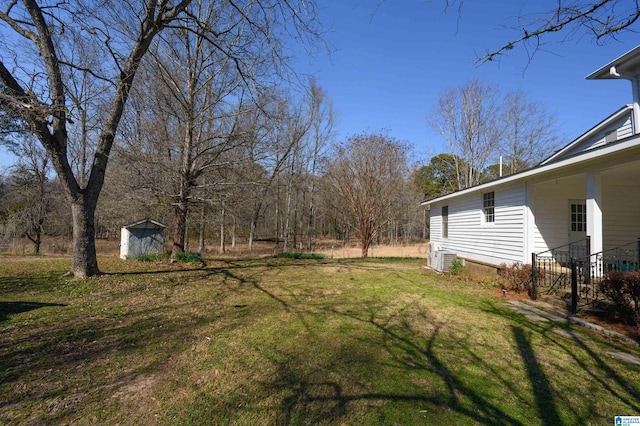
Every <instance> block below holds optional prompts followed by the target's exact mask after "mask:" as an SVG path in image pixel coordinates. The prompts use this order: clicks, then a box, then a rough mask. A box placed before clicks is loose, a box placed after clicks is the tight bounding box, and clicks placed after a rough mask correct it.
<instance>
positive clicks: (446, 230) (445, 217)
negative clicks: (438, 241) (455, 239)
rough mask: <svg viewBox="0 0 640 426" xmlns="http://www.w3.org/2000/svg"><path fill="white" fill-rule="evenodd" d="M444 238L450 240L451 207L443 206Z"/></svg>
mask: <svg viewBox="0 0 640 426" xmlns="http://www.w3.org/2000/svg"><path fill="white" fill-rule="evenodd" d="M442 238H449V206H442Z"/></svg>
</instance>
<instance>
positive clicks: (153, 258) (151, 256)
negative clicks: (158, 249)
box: [135, 253, 165, 262]
mask: <svg viewBox="0 0 640 426" xmlns="http://www.w3.org/2000/svg"><path fill="white" fill-rule="evenodd" d="M164 258H165V254H164V253H146V254H141V255H140V256H138V257H136V258H135V260H137V261H138V262H158V261H160V260H163V259H164Z"/></svg>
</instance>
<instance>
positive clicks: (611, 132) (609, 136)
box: [566, 111, 633, 157]
mask: <svg viewBox="0 0 640 426" xmlns="http://www.w3.org/2000/svg"><path fill="white" fill-rule="evenodd" d="M632 135H633V128H632V120H631V112H630V111H629V112H628V114H627V115H626V116H624V117H622V118H621V119H620V120H618V121H616V122H615V123H612V124H611V125H610V126H607V127H606V128H605V129H603V130H602V131H600V132H599V133H597V134H595V135H593V137H591V138H589V139H586V140H584V141H583V142H581V143H580V144H579V145H576V146H575V147H573V148H572V149H571V150H570V151H569V152H567V153H566V156H567V157H570V156H572V155H576V154H579V153H582V152H585V151H588V150H591V149H594V148H599V147H601V146H603V145H606V144H609V143H615V142H617V141H619V140H620V139H624V138H627V137H629V136H632Z"/></svg>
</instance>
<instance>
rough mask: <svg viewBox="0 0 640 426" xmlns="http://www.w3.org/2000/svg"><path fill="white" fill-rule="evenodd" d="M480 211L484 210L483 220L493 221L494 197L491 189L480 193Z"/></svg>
mask: <svg viewBox="0 0 640 426" xmlns="http://www.w3.org/2000/svg"><path fill="white" fill-rule="evenodd" d="M482 211H483V212H484V221H485V222H495V220H496V215H495V212H496V197H495V193H494V192H493V191H492V192H485V193H484V194H482Z"/></svg>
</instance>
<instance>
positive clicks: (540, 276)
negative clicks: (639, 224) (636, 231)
mask: <svg viewBox="0 0 640 426" xmlns="http://www.w3.org/2000/svg"><path fill="white" fill-rule="evenodd" d="M578 243H584V244H586V247H585V248H584V253H585V254H584V255H580V253H581V250H583V249H580V248H575V247H570V246H572V245H574V244H576V243H572V244H567V245H565V246H561V247H558V248H556V249H551V250H547V251H545V252H541V253H534V254H533V255H532V268H531V269H532V299H533V300H536V298H537V296H538V292H539V291H541V290H544V291H545V292H547V293H554V292H558V291H559V290H569V289H571V311H572V312H573V313H575V312H576V311H577V309H578V304H579V302H580V301H582V304H583V305H594V306H595V305H596V304H597V303H598V302H599V301H600V300H602V299H603V297H602V295H601V294H600V291H599V287H598V285H599V283H600V281H601V280H602V278H603V277H604V276H605V275H606V274H607V273H608V272H613V271H621V272H638V271H640V238H638V239H637V240H636V241H634V242H631V243H628V244H625V245H622V246H619V247H615V248H612V249H608V250H604V251H602V252H599V253H594V254H590V253H589V252H588V251H589V247H590V239H589V237H587V238H586V239H585V240H584V241H580V242H578ZM573 254H575V256H574V255H573Z"/></svg>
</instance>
